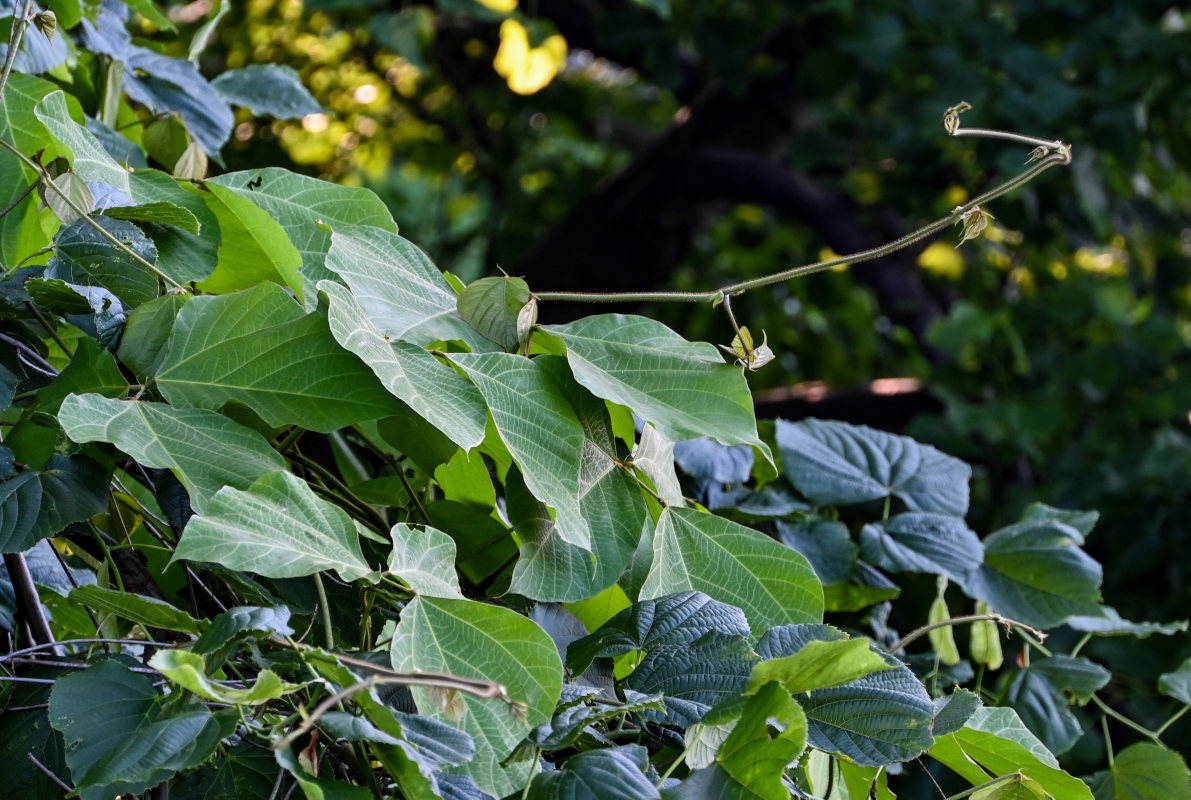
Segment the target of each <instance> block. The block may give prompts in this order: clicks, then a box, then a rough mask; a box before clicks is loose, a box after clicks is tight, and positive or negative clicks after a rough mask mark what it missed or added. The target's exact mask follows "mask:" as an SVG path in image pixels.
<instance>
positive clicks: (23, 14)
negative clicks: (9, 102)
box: [0, 0, 33, 100]
mask: <svg viewBox="0 0 1191 800" xmlns="http://www.w3.org/2000/svg"><path fill="white" fill-rule="evenodd" d="M13 11H14V12H15V13H14V14H13V16H12V28H11V30H10V31H9V33H8V52H7V53H6V54H5V56H4V68H3V70H2V71H0V100H3V99H4V89H5V88H6V87H7V86H8V76H9V75H11V74H12V66H13V64H15V63H16V60H17V51H18V50H20V49H21V39H22V38H24V36H25V29H27V28H28V27H29V21H30V17H31V15H32V13H33V0H25V4H24V5H23V6H22V7H21V10H20V11H17V10H16V9H13Z"/></svg>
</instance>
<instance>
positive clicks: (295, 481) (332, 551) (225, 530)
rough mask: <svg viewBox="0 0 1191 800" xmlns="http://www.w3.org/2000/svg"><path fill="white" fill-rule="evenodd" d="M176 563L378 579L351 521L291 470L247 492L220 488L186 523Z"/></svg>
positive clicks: (288, 574)
mask: <svg viewBox="0 0 1191 800" xmlns="http://www.w3.org/2000/svg"><path fill="white" fill-rule="evenodd" d="M174 559H185V560H189V561H208V562H211V563H213V564H220V565H222V566H224V567H227V568H228V569H235V570H244V571H245V572H253V573H256V574H257V575H263V576H265V577H268V578H295V577H299V576H302V575H312V574H314V573H315V572H321V571H323V570H335V571H336V572H337V573H339V576H340V577H342V578H343V579H344V580H346V581H354V580H357V579H361V578H363V579H367V580H372V581H375V580H377V575H376V573H375V572H373V571H372V570H371V568H370V567H369V565H368V563H367V562H366V561H365V560H364V556H363V555H362V554H361V552H360V543H359V540H358V539H357V534H356V527H355V524H354V523H353V522H352V519H351V517H349V516H348V515H347V514H346V513H345V512H344V511H343V510H342V509H340V508H339V507H338V506H334V505H331V504H330V503H328V502H327V501H325V500H321V499H319V497H318V496H317V495H315V494H314V492H313V491H312V490H311V489H310V487H309V486H308V485H307V484H306V482H305V481H303V480H302V479H301V478H298V477H296V476H294V475H292V474H290V473H288V472H270V473H268V474H267V475H264V476H263V477H261V478H260V479H258V480H257V481H255V482H254V483H253V484H252V485H251V486H249V487H248V489H246V490H241V489H235V488H232V487H230V486H229V487H225V488H223V489H220V490H219V491H218V492H217V493H216V494H215V495H214V497H212V498H211V500H210V502H209V503H208V505H207V510H206V512H205V513H203V514H196V515H195V516H193V517H191V519H190V522H189V523H188V524H187V525H186V529H185V530H184V531H183V532H182V539H181V541H180V542H179V543H178V547H177V549H176V550H175V551H174Z"/></svg>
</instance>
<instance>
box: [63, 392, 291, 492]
mask: <svg viewBox="0 0 1191 800" xmlns="http://www.w3.org/2000/svg"><path fill="white" fill-rule="evenodd" d="M58 421H59V422H60V423H61V424H62V429H63V430H64V431H66V435H67V436H69V437H70V438H71V439H73V440H74V441H76V442H96V441H98V442H108V443H110V444H113V445H115V446H116V447H118V448H119V449H120V450H122V451H124V452H125V453H127V454H128V455H130V456H132V457H133V458H134V459H136V461H137V462H138V463H140V464H142V465H143V466H146V467H154V468H157V469H169V470H173V472H174V474H175V475H177V476H178V479H179V480H180V481H182V485H183V486H185V487H186V491H187V492H188V493H189V495H190V501H191V503H192V504H193V505H194V508H195V510H196V511H198V512H199V513H203V512H204V511H205V510H206V509H207V504H208V502H209V501H210V499H211V498H212V496H214V494H215V493H216V492H218V491H219V490H220V489H222V488H223V487H225V486H231V487H234V488H236V489H247V488H248V487H249V486H250V485H252V483H253V481H255V480H256V479H257V478H259V477H261V476H262V475H264V474H265V473H267V472H274V471H277V470H284V469H285V459H283V458H282V457H281V456H280V455H278V454H277V452H276V451H275V450H273V448H271V447H269V443H268V442H266V441H265V440H264V438H263V437H262V436H261V435H260V434H259V433H257V432H256V431H254V430H252V429H250V428H246V427H244V426H243V425H240V424H238V423H236V422H233V421H232V420H230V419H228V418H227V417H225V416H223V415H222V414H217V413H215V412H214V411H207V410H206V409H201V408H174V407H173V406H169V405H166V404H164V403H147V402H142V401H138V400H110V399H108V398H106V397H102V396H100V395H97V394H84V395H71V396H70V397H68V398H66V400H65V401H64V402H63V403H62V409H61V411H59V413H58Z"/></svg>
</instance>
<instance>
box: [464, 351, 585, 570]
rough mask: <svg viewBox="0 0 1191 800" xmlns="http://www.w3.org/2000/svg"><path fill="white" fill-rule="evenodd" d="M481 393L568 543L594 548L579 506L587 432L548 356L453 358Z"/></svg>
mask: <svg viewBox="0 0 1191 800" xmlns="http://www.w3.org/2000/svg"><path fill="white" fill-rule="evenodd" d="M451 360H452V361H454V362H455V363H456V364H458V365H459V366H460V367H462V368H463V371H464V372H466V373H467V376H468V377H469V378H471V379H472V382H473V383H475V384H476V386H477V387H478V388H479V390H480V394H482V395H483V396H484V401H485V402H486V403H487V404H488V408H489V410H490V411H491V413H492V421H493V422H494V423H495V424H496V430H497V431H498V432H499V434H500V438H501V440H502V441H503V442H504V443H505V445H506V446H507V447H508V448H509V452H510V453H511V454H512V456H513V459H514V460H515V461H516V462H517V465H518V466H519V467H520V468H521V474H522V476H523V477H524V479H525V485H526V486H528V487H529V490H530V491H531V492H533V495H534V497H536V498H538V499H539V500H541V501H542V502H543V503H545V504H546V505H547V506H549V507H550V508H551V509H553V510H554V511H555V512H556V513H557V517H556V519H555V521H556V523H557V526H558V534H559V536H561V537H562V539H563V541H565V542H567V543H568V544H572V545H574V546H576V547H582V548H588V547H589V546H590V543H591V530H590V528H589V527H588V524H587V520H586V519H585V518H584V516H583V514H582V512H581V511H580V508H579V495H580V489H579V471H580V467H581V464H582V460H583V447H584V445H583V442H584V441H585V434H584V431H583V426H582V425H580V424H579V420H578V418H577V417H576V416H575V412H574V410H573V409H572V408H571V404H570V403H569V402H567V399H566V397H565V396H564V395H563V393H562V389H561V388H560V387H559V386H558V384H557V382H556V380H555V374H556V373H555V372H550V371H547V370H546V368H545V367H544V366H543V364H542V358H535V359H528V358H524V357H522V356H518V355H512V354H509V353H485V354H470V353H459V354H452V355H451Z"/></svg>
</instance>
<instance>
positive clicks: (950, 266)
mask: <svg viewBox="0 0 1191 800" xmlns="http://www.w3.org/2000/svg"><path fill="white" fill-rule="evenodd" d="M918 266H920V267H922V268H923V269H924V270H926V271H927V272H929V273H930V274H931V275H934V276H935V277H936V278H946V279H947V280H952V281H956V280H959V279H960V277H961V276H962V275H963V274H964V257H963V256H961V255H960V254H959V251H957V250H956V249H955V248H954V247H952V246H951V245H949V244H947V243H946V242H935V243H934V244H932V245H931V246H930V247H928V248H926V249H925V250H923V251H922V252H921V253H919V254H918Z"/></svg>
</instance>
